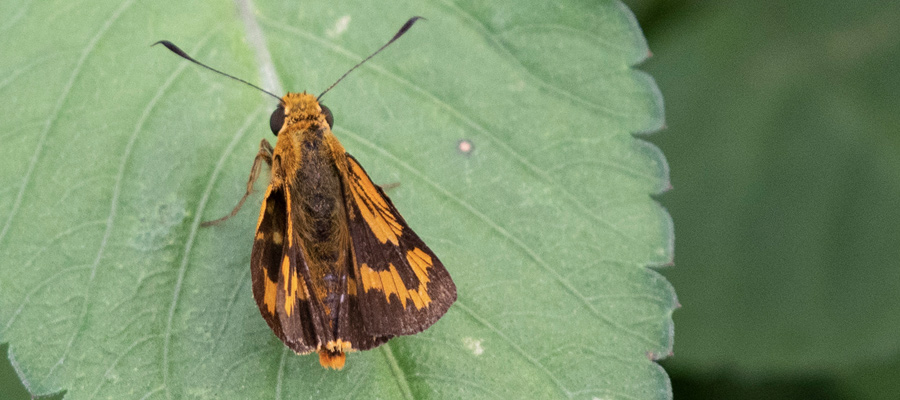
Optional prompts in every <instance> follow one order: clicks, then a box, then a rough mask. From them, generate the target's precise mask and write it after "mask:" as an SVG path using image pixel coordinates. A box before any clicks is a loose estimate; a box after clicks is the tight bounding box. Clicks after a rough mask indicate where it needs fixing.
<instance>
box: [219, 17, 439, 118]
mask: <svg viewBox="0 0 900 400" xmlns="http://www.w3.org/2000/svg"><path fill="white" fill-rule="evenodd" d="M420 19H425V17H412V18H410V19H409V21H406V23H405V24H403V26H402V27H400V30H399V31H397V34H395V35H394V37H393V38H391V40H389V41H388V42H387V43H385V44H384V46H381V47H380V48H379V49H378V50H375V52H374V53H372V55H370V56H368V57H366V59H365V60H362V61H360V62H359V64H356V65H354V66H353V68H350V70H348V71H347V72H344V75H341V77H340V78H338V80H337V81H335V82H334V83H332V84H331V86H329V87H328V89H325V91H324V92H322V94H320V95H319V97H316V101H318V100H319V99H321V98H322V96H324V95H325V93H328V91H329V90H331V88H333V87H334V86H335V85H337V84H338V82H340V81H341V80H343V79H344V78H345V77H346V76H347V75H348V74H350V73H351V72H353V70H354V69H356V68H357V67H359V66H360V65H363V63H365V62H366V61H369V59H370V58H372V57H375V55H376V54H378V53H381V51H382V50H384V48H385V47H388V46H389V45H390V44H391V43H394V41H395V40H397V39H400V36H403V34H404V33H406V31H408V30H409V28H411V27H412V26H413V24H414V23H415V22H416V21H418V20H420ZM207 68H209V67H207Z"/></svg>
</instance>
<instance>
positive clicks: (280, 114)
mask: <svg viewBox="0 0 900 400" xmlns="http://www.w3.org/2000/svg"><path fill="white" fill-rule="evenodd" d="M283 126H284V107H282V106H280V105H279V106H278V108H276V109H275V111H272V116H271V117H269V127H270V128H272V134H273V135H275V136H278V132H279V131H281V127H283Z"/></svg>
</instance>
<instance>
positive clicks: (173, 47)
mask: <svg viewBox="0 0 900 400" xmlns="http://www.w3.org/2000/svg"><path fill="white" fill-rule="evenodd" d="M158 44H162V45H163V46H166V48H167V49H169V50H171V51H172V52H173V53H175V54H178V55H179V56H180V57H181V58H183V59H185V60H188V61H190V62H192V63H194V64H197V65H199V66H201V67H203V68H206V69H208V70H210V71H213V72H216V73H219V74H222V75H225V76H227V77H229V78H231V79H234V80H236V81H238V82H243V83H245V84H247V85H250V86H253V87H254V88H257V89H259V90H261V91H262V92H263V93H265V94H268V95H269V96H272V97H274V98H276V99H278V100H279V101H280V100H281V97H278V96H276V95H274V94H272V92H270V91H268V90H266V89H263V88H261V87H259V86H256V85H254V84H252V83H250V82H247V81H245V80H243V79H241V78H238V77H235V76H231V75H228V74H226V73H224V72H222V71H219V70H217V69H215V68H213V67H210V66H208V65H206V64H204V63H202V62H200V61H197V60H195V59H194V58H193V57H191V56H189V55H187V53H185V52H184V50H181V49H180V48H178V46H176V45H175V44H174V43H172V42H170V41H168V40H160V41H158V42H156V43H153V44H152V45H150V46H156V45H158Z"/></svg>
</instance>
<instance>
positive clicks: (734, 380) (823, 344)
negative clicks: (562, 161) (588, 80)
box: [626, 0, 900, 399]
mask: <svg viewBox="0 0 900 400" xmlns="http://www.w3.org/2000/svg"><path fill="white" fill-rule="evenodd" d="M626 3H627V4H628V5H629V6H630V7H631V8H632V10H634V12H635V14H636V15H637V17H638V20H639V21H640V23H641V26H642V28H643V29H644V33H645V35H646V36H647V40H648V42H649V44H650V48H651V50H652V51H653V53H654V57H652V58H651V59H650V60H648V61H647V62H646V63H644V64H643V65H642V66H640V68H641V69H644V70H646V71H648V72H649V73H650V74H651V75H653V76H654V77H655V78H656V80H657V83H658V84H659V87H660V90H661V91H662V93H663V96H664V97H665V100H666V121H667V126H668V128H667V129H666V130H664V131H662V132H660V133H658V134H656V135H654V136H651V137H650V140H651V141H652V142H654V143H656V144H657V145H659V146H660V147H661V149H662V150H663V152H664V153H665V155H666V158H667V159H668V161H669V165H670V167H671V169H672V170H671V177H672V183H673V186H674V190H672V191H670V192H669V193H667V194H665V195H663V196H661V198H660V201H661V202H662V203H663V204H664V205H665V206H666V207H667V208H668V210H669V212H670V213H671V214H672V218H673V219H674V221H675V235H676V236H675V237H676V247H675V249H676V251H675V267H674V268H671V269H667V270H664V271H663V273H664V274H665V276H666V277H667V278H668V279H669V280H670V281H671V282H672V284H673V285H674V286H675V289H676V291H677V293H678V298H679V300H680V302H681V304H682V308H681V309H680V310H678V311H676V312H675V315H674V320H675V354H674V356H673V357H670V358H669V359H667V360H665V361H663V362H662V364H663V365H664V366H665V367H666V370H667V371H668V372H669V374H670V376H671V377H672V382H673V392H674V394H675V398H676V399H686V398H747V399H757V398H786V399H788V398H790V399H795V398H816V399H851V398H852V399H882V398H883V399H897V398H900V268H898V267H900V240H898V239H900V211H898V209H897V206H898V203H900V202H898V199H900V135H898V134H900V112H898V111H900V107H898V106H900V102H898V100H900V96H898V90H900V67H898V64H900V29H898V28H897V26H898V21H900V2H876V1H862V2H838V1H831V2H827V1H826V2H820V1H817V2H813V1H799V2H772V1H770V2H748V1H735V0H725V1H716V2H712V1H689V0H682V1H678V0H675V1H672V0H669V1H654V0H643V1H642V0H628V1H626Z"/></svg>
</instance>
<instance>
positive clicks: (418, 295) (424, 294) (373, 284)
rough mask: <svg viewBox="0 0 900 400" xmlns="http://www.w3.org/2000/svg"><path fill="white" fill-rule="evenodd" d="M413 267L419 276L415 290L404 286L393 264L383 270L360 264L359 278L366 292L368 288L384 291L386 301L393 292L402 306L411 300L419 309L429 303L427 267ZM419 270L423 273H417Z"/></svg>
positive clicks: (389, 300)
mask: <svg viewBox="0 0 900 400" xmlns="http://www.w3.org/2000/svg"><path fill="white" fill-rule="evenodd" d="M416 250H418V249H416ZM420 251H421V250H420ZM412 252H413V251H410V253H412ZM426 256H427V254H426ZM429 258H430V257H429ZM413 265H415V264H413ZM428 266H430V265H428ZM413 268H414V271H415V272H416V275H417V276H419V287H418V288H416V289H415V290H412V289H409V288H407V287H406V285H405V284H404V283H403V279H402V278H401V277H400V273H399V272H397V267H395V266H394V264H389V267H388V269H387V270H385V271H375V270H374V269H372V268H369V266H368V265H367V264H362V266H361V267H360V269H359V272H360V274H361V275H362V276H361V278H362V283H363V290H365V291H366V292H368V291H369V290H380V291H382V292H383V293H384V298H385V300H386V301H387V302H388V303H390V302H391V295H392V294H393V295H395V296H397V298H398V299H400V304H401V305H403V308H406V302H407V301H412V303H413V305H414V306H415V307H416V309H417V310H421V309H422V308H423V307H428V304H429V303H431V297H430V296H429V295H428V290H427V289H428V273H427V271H426V270H427V267H413ZM420 271H421V273H423V274H424V275H419V274H420Z"/></svg>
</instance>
